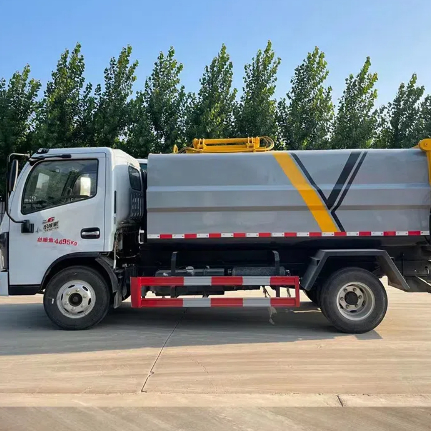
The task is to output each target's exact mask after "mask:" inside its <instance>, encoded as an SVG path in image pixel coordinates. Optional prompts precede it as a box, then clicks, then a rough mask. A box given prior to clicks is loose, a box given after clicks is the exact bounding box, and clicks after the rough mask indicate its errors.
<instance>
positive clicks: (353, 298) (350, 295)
mask: <svg viewBox="0 0 431 431" xmlns="http://www.w3.org/2000/svg"><path fill="white" fill-rule="evenodd" d="M344 299H345V300H346V304H348V305H356V304H357V303H358V295H357V294H356V293H355V292H347V293H346V295H345V297H344Z"/></svg>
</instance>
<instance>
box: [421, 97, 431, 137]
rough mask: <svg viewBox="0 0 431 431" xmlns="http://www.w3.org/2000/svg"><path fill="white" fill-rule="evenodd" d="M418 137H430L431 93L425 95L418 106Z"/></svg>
mask: <svg viewBox="0 0 431 431" xmlns="http://www.w3.org/2000/svg"><path fill="white" fill-rule="evenodd" d="M419 119H420V120H419V121H420V124H419V136H418V138H419V139H425V138H431V95H428V96H426V97H425V99H424V100H423V101H422V103H421V106H420V115H419Z"/></svg>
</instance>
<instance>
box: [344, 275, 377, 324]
mask: <svg viewBox="0 0 431 431" xmlns="http://www.w3.org/2000/svg"><path fill="white" fill-rule="evenodd" d="M374 306H375V298H374V293H373V292H372V290H371V289H370V288H369V287H368V286H367V285H366V284H363V283H359V282H354V283H349V284H346V285H344V286H343V287H342V288H341V289H340V290H339V292H338V294H337V307H338V310H339V311H340V313H341V314H342V315H343V316H344V317H346V318H347V319H349V320H363V319H366V318H367V317H368V316H369V315H370V313H371V312H372V311H373V309H374Z"/></svg>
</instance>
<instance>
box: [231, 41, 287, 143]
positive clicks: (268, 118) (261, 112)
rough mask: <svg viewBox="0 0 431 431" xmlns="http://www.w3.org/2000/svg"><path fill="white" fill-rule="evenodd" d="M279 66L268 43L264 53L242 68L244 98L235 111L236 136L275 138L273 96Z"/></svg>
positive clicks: (274, 101) (275, 126)
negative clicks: (243, 74) (243, 72)
mask: <svg viewBox="0 0 431 431" xmlns="http://www.w3.org/2000/svg"><path fill="white" fill-rule="evenodd" d="M280 62H281V60H280V58H278V57H277V58H276V57H275V53H274V51H273V49H272V44H271V41H268V44H267V45H266V48H265V50H264V51H262V50H260V49H259V50H258V51H257V54H256V57H254V58H253V59H252V61H251V63H250V64H247V65H246V66H245V68H244V71H245V76H244V87H243V94H242V95H241V99H240V102H239V104H238V106H237V107H236V110H235V120H236V134H237V135H238V136H270V137H272V138H276V137H277V122H276V111H277V103H276V100H275V99H274V93H275V88H276V82H277V70H278V66H279V65H280Z"/></svg>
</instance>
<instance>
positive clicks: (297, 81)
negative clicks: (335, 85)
mask: <svg viewBox="0 0 431 431" xmlns="http://www.w3.org/2000/svg"><path fill="white" fill-rule="evenodd" d="M328 73H329V71H328V69H327V62H326V60H325V54H324V53H323V52H322V51H320V50H319V48H317V47H316V48H315V49H314V51H313V52H310V53H308V55H307V58H306V59H305V60H304V61H303V63H302V64H301V65H299V66H298V67H297V68H296V69H295V73H294V76H293V78H292V80H291V84H292V88H291V90H290V91H289V93H288V94H287V97H286V98H285V99H282V100H281V101H280V102H279V104H278V124H279V129H280V130H279V133H280V137H281V140H282V142H283V144H284V146H285V148H286V149H291V150H299V149H301V150H305V149H319V148H327V147H328V142H329V134H330V129H331V121H332V119H333V116H334V106H333V103H332V97H331V93H332V88H331V87H325V86H324V85H323V84H324V82H325V80H326V78H327V77H328Z"/></svg>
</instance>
